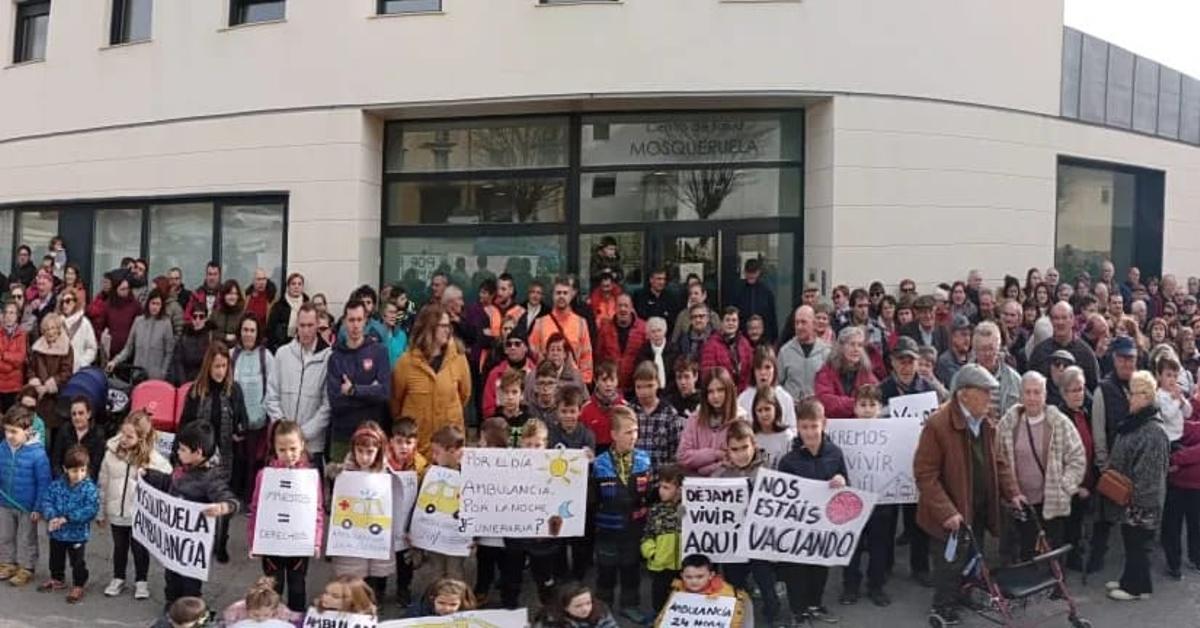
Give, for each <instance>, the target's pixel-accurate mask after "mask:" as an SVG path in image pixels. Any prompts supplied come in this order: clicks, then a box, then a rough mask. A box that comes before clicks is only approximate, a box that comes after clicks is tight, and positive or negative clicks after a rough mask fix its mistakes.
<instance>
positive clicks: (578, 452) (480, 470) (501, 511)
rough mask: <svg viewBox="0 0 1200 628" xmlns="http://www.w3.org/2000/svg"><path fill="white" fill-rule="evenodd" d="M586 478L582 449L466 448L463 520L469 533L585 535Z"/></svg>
mask: <svg viewBox="0 0 1200 628" xmlns="http://www.w3.org/2000/svg"><path fill="white" fill-rule="evenodd" d="M587 482H588V457H587V452H586V451H584V450H582V449H499V448H488V449H467V450H465V451H464V452H463V458H462V513H461V516H462V520H463V523H464V524H465V526H466V531H467V533H468V534H471V535H473V536H498V537H506V538H536V537H571V536H583V529H584V520H585V519H586V518H587Z"/></svg>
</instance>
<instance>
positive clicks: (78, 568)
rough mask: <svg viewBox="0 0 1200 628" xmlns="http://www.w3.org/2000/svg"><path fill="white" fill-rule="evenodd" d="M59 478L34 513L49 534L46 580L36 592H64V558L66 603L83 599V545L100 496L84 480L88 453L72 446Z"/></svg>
mask: <svg viewBox="0 0 1200 628" xmlns="http://www.w3.org/2000/svg"><path fill="white" fill-rule="evenodd" d="M62 467H63V468H62V476H61V477H59V478H58V479H57V480H54V481H53V482H51V483H50V488H48V489H46V494H45V496H44V497H43V498H42V504H41V507H39V508H38V512H39V513H41V515H42V518H44V519H45V520H46V530H47V531H48V532H49V533H50V579H49V580H47V581H46V582H45V583H43V584H42V586H41V587H38V590H40V591H61V590H63V589H65V588H67V585H66V584H64V583H63V580H64V579H65V577H66V566H67V565H66V561H67V557H68V556H70V558H71V580H72V583H71V584H72V585H73V586H72V587H71V591H70V593H68V594H67V602H70V603H71V604H74V603H76V602H79V601H80V600H82V599H83V588H84V587H85V586H87V581H88V569H87V561H86V560H85V558H86V554H87V542H88V539H89V538H91V536H92V520H93V519H95V518H96V512H97V511H98V510H99V509H100V494H99V492H98V491H97V490H96V483H95V482H93V481H92V479H91V478H90V477H88V473H89V469H90V468H91V464H90V460H89V455H88V450H87V448H86V447H84V446H83V445H73V446H72V447H71V448H70V449H68V450H67V451H66V453H65V454H63V461H62Z"/></svg>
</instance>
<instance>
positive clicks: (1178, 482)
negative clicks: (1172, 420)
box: [1167, 421, 1200, 490]
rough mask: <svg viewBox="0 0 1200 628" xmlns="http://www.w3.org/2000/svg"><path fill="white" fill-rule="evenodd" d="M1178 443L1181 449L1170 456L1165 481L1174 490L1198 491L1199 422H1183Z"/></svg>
mask: <svg viewBox="0 0 1200 628" xmlns="http://www.w3.org/2000/svg"><path fill="white" fill-rule="evenodd" d="M1179 443H1180V444H1181V445H1183V449H1180V450H1179V451H1176V452H1175V453H1173V454H1171V472H1170V474H1169V475H1168V476H1167V481H1168V482H1169V483H1170V484H1171V486H1174V487H1175V488H1183V489H1191V490H1200V422H1197V421H1186V422H1184V424H1183V436H1182V437H1181V438H1180V439H1179Z"/></svg>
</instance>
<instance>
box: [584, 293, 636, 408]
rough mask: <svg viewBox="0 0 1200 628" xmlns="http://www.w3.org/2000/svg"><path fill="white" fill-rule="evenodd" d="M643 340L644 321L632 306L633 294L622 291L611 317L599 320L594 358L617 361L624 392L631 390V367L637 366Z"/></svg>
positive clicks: (619, 378)
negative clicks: (598, 332)
mask: <svg viewBox="0 0 1200 628" xmlns="http://www.w3.org/2000/svg"><path fill="white" fill-rule="evenodd" d="M644 344H646V322H645V321H643V320H642V319H640V318H638V315H637V311H635V310H634V307H633V297H631V296H629V293H627V292H622V293H621V294H619V295H617V311H616V313H615V314H613V317H612V318H611V319H609V320H607V321H604V322H602V323H600V334H599V336H597V338H596V361H597V362H600V361H603V360H612V361H613V362H616V363H617V381H618V382H619V383H620V386H621V390H622V391H624V392H625V393H630V392H633V369H634V368H636V367H637V356H638V354H639V353H641V351H642V345H644Z"/></svg>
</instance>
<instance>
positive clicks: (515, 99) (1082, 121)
mask: <svg viewBox="0 0 1200 628" xmlns="http://www.w3.org/2000/svg"><path fill="white" fill-rule="evenodd" d="M9 4H10V6H9V7H8V10H7V11H6V10H2V9H0V33H6V34H7V36H8V37H10V38H12V40H11V44H12V45H11V46H10V48H9V50H11V51H12V57H11V59H10V60H11V61H12V63H11V64H9V65H7V67H4V68H3V69H0V95H2V97H0V257H11V256H12V253H13V251H14V248H15V246H16V245H18V244H20V243H28V244H29V245H30V246H32V247H33V249H34V252H35V256H37V255H38V254H40V252H41V251H43V250H44V248H45V246H46V242H47V241H48V240H49V237H50V236H51V235H52V234H54V233H62V234H63V235H64V236H65V237H66V238H67V245H68V249H69V250H74V251H83V252H85V253H81V254H73V255H71V259H72V260H73V261H75V262H77V263H79V264H80V266H81V268H82V269H83V271H84V274H85V276H87V277H89V278H90V279H91V280H92V281H93V283H97V282H98V277H99V275H100V273H101V272H103V271H104V270H107V269H108V268H111V267H113V266H115V265H116V263H117V262H118V261H119V260H120V258H121V257H123V256H126V255H130V256H145V257H147V258H148V259H149V262H150V266H151V272H152V273H153V274H158V273H162V272H164V271H165V270H166V269H167V268H169V267H171V266H176V265H178V266H181V267H182V268H183V269H184V273H185V280H186V282H187V284H188V285H193V284H195V283H197V282H198V281H199V280H200V279H201V277H202V274H203V266H204V263H205V262H207V261H208V260H209V259H216V260H218V261H219V262H221V263H222V265H223V266H225V268H226V269H227V272H226V274H227V276H230V277H233V278H237V279H239V280H247V279H249V278H250V277H251V273H252V271H253V270H254V268H256V267H263V268H267V269H268V270H269V271H271V272H272V273H273V274H274V276H275V278H276V281H279V280H280V279H281V278H282V276H283V274H284V273H285V272H293V271H296V272H301V273H304V274H305V275H306V276H307V277H308V279H309V282H310V291H320V292H327V293H329V296H330V300H331V301H333V302H338V301H340V300H341V299H343V298H344V296H345V293H347V292H348V291H349V288H350V287H351V286H353V285H356V284H359V283H378V282H379V281H381V280H386V281H392V282H397V283H400V284H401V285H405V286H407V287H409V288H410V289H412V290H413V291H414V292H416V293H417V294H416V295H415V296H417V297H418V298H419V295H420V291H421V290H422V288H421V287H420V286H421V285H422V284H423V282H424V281H426V280H427V279H428V277H429V276H430V274H432V273H433V272H434V271H435V270H437V269H439V268H440V269H443V270H446V271H447V272H449V273H450V275H451V277H452V278H454V279H456V280H457V281H459V282H460V283H463V284H464V285H465V286H466V287H467V288H468V289H470V288H471V287H473V286H474V285H476V284H477V282H478V281H479V280H481V279H482V278H484V277H486V276H489V275H492V274H497V273H499V272H502V271H508V272H511V273H513V274H514V275H515V276H516V277H517V281H518V284H527V283H528V282H529V281H532V280H533V279H535V278H547V277H550V276H552V275H554V274H556V273H559V272H562V271H571V272H577V273H579V274H580V276H581V277H582V278H583V281H584V282H585V284H586V283H587V282H588V281H589V269H590V262H591V256H592V253H593V251H594V249H595V248H596V246H597V245H598V244H599V242H600V241H601V239H602V238H604V237H606V236H612V237H613V238H615V239H616V240H617V242H618V244H619V248H620V251H621V255H622V264H623V267H624V270H625V282H626V284H627V285H628V286H629V287H631V288H633V287H636V286H638V285H640V284H641V283H642V282H644V281H645V278H646V275H647V272H648V271H649V270H650V269H653V268H657V267H666V268H667V269H668V271H669V272H670V273H672V274H673V275H675V276H676V277H679V278H685V277H686V276H687V275H689V274H692V273H695V274H696V275H698V276H700V277H701V278H702V279H703V280H704V281H705V282H706V283H707V284H708V285H709V287H710V292H714V291H715V293H716V294H719V295H727V294H728V293H729V291H730V290H732V289H733V286H734V285H735V284H736V282H737V280H738V274H739V272H740V269H741V265H742V264H743V263H744V261H745V260H746V259H749V258H752V257H757V258H760V259H762V260H763V261H764V263H765V266H766V268H767V271H768V274H767V278H768V281H770V282H771V283H772V284H773V285H774V287H775V290H776V292H777V294H779V295H780V296H781V298H780V299H779V300H780V302H781V303H780V308H781V309H786V308H787V306H788V304H789V303H791V302H794V301H795V300H796V297H798V295H799V291H800V289H801V287H802V285H803V284H804V282H806V281H815V282H818V283H819V284H820V285H822V287H823V289H824V290H825V291H826V292H828V290H829V289H830V288H831V286H832V285H833V284H834V283H849V284H862V283H865V282H867V281H870V280H874V279H880V280H882V281H884V282H885V283H887V284H890V285H895V284H896V283H898V282H899V280H900V279H901V278H903V277H911V278H913V279H915V280H916V281H917V282H918V283H919V285H921V286H923V287H927V286H929V285H930V284H932V283H935V282H938V281H943V280H946V279H949V278H955V277H958V276H959V275H963V274H964V272H965V269H966V268H968V267H971V268H979V269H981V270H982V271H983V272H984V275H985V277H986V278H987V281H988V282H989V283H998V281H999V280H1000V278H1002V277H1003V276H1004V275H1005V274H1013V275H1023V273H1024V270H1025V269H1026V268H1028V267H1031V266H1038V267H1042V268H1044V267H1046V266H1049V265H1051V264H1054V263H1058V264H1060V265H1062V266H1064V267H1065V268H1067V269H1075V268H1089V267H1094V265H1095V264H1096V263H1098V261H1099V259H1101V258H1103V257H1111V258H1112V259H1114V261H1116V262H1117V266H1118V268H1119V269H1121V268H1124V267H1125V266H1128V265H1130V264H1138V265H1140V266H1142V267H1143V268H1144V270H1145V273H1144V274H1158V273H1159V272H1178V273H1185V274H1186V273H1188V272H1189V271H1191V269H1194V268H1196V267H1197V266H1200V243H1198V242H1197V240H1196V239H1195V238H1191V237H1189V236H1187V235H1186V234H1187V233H1189V232H1193V231H1194V230H1195V229H1196V228H1197V227H1200V149H1198V143H1200V82H1198V81H1196V80H1195V79H1194V78H1191V77H1186V76H1181V75H1180V74H1179V73H1178V72H1174V71H1173V70H1170V69H1169V68H1165V67H1160V66H1158V64H1155V63H1153V62H1151V61H1148V60H1145V59H1141V58H1139V57H1136V56H1135V55H1132V54H1131V53H1128V52H1126V51H1123V50H1121V49H1119V48H1116V47H1114V46H1109V45H1108V44H1106V43H1105V42H1102V41H1100V40H1096V39H1094V38H1091V37H1088V36H1086V35H1083V34H1080V33H1078V32H1076V31H1073V30H1071V29H1064V27H1063V23H1062V9H1063V8H1062V2H1061V1H1060V0H1050V1H1047V0H1017V1H1015V2H1003V3H1000V2H986V1H983V0H970V1H966V2H963V1H959V0H912V1H910V2H905V3H890V2H872V1H870V0H836V1H834V0H801V1H796V0H776V1H770V0H758V1H745V0H653V1H650V0H623V1H608V0H593V1H587V2H557V1H551V2H539V1H538V0H492V1H488V2H479V1H475V0H340V1H338V2H330V1H327V0H285V1H281V0H270V1H265V0H192V1H189V2H154V1H153V0H50V1H46V0H33V1H29V0H23V1H16V2H10V3H9ZM1192 272H1194V271H1192ZM1068 274H1069V272H1068Z"/></svg>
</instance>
